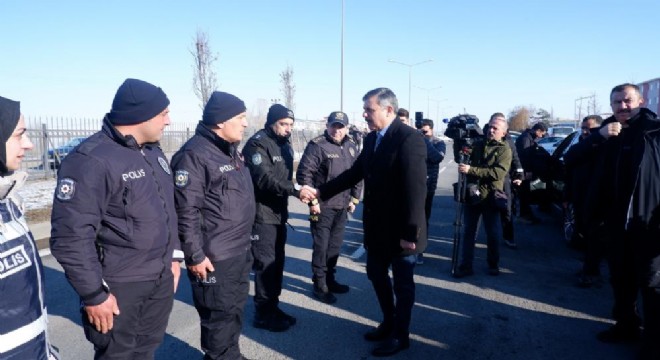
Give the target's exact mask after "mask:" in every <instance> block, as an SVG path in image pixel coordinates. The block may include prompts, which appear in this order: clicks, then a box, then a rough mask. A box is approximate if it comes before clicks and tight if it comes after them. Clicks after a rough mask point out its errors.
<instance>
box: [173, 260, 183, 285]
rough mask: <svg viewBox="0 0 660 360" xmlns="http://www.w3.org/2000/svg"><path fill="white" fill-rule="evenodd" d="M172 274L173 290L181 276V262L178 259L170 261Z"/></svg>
mask: <svg viewBox="0 0 660 360" xmlns="http://www.w3.org/2000/svg"><path fill="white" fill-rule="evenodd" d="M172 275H174V292H175V293H176V289H177V287H178V286H179V277H181V264H180V263H179V262H178V261H172Z"/></svg>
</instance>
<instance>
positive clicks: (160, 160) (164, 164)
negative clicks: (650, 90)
mask: <svg viewBox="0 0 660 360" xmlns="http://www.w3.org/2000/svg"><path fill="white" fill-rule="evenodd" d="M158 163H159V164H160V167H162V168H163V170H164V171H165V172H166V173H167V175H172V172H171V171H170V165H169V164H168V163H167V160H165V159H163V158H162V157H160V156H159V157H158Z"/></svg>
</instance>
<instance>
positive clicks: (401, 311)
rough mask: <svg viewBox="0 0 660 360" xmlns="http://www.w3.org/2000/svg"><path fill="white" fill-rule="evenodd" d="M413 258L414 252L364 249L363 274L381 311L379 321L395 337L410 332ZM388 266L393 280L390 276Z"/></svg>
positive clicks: (406, 336) (413, 300)
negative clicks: (383, 252)
mask: <svg viewBox="0 0 660 360" xmlns="http://www.w3.org/2000/svg"><path fill="white" fill-rule="evenodd" d="M415 260H416V257H415V255H405V256H400V255H388V254H381V253H376V252H374V251H369V250H367V277H368V278H369V280H371V284H372V285H373V287H374V291H375V292H376V297H377V298H378V304H379V305H380V310H381V311H382V312H383V324H384V325H385V326H387V327H391V328H392V329H393V330H394V337H395V338H397V339H399V340H408V337H409V334H410V318H411V314H412V307H413V305H414V304H415V280H414V277H413V276H414V270H415ZM390 266H391V267H392V276H393V278H394V281H392V279H390V275H389V268H390ZM395 299H396V302H395Z"/></svg>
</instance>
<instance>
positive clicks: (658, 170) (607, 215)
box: [567, 108, 660, 287]
mask: <svg viewBox="0 0 660 360" xmlns="http://www.w3.org/2000/svg"><path fill="white" fill-rule="evenodd" d="M614 121H616V119H615V118H614V117H613V116H612V117H609V118H607V119H606V120H605V121H603V125H602V126H606V125H607V124H609V123H611V122H614ZM628 124H629V127H628V128H627V129H623V130H622V132H621V133H620V134H619V135H618V136H612V137H610V138H608V139H605V138H604V137H602V136H601V135H600V133H599V132H598V131H594V132H592V134H591V135H590V136H588V137H587V138H586V139H584V140H582V141H580V142H579V143H577V144H575V145H574V146H573V147H574V149H572V150H573V151H572V152H571V156H569V159H568V160H567V161H571V162H577V161H580V160H583V159H589V158H592V159H594V160H593V161H595V164H594V174H593V176H592V181H591V183H590V184H589V192H588V194H587V211H586V212H587V214H588V215H589V218H588V220H589V221H590V223H604V224H605V226H606V227H607V230H608V232H609V233H615V232H620V231H621V230H623V229H624V228H626V229H628V230H631V231H634V232H635V238H636V241H635V243H634V244H633V245H634V248H635V251H636V254H637V255H638V256H639V259H642V263H643V264H646V265H644V266H650V267H651V271H647V272H645V274H644V276H649V275H650V276H651V278H650V279H649V278H645V279H644V280H645V281H650V282H651V283H652V284H655V285H653V286H655V287H660V215H659V214H660V120H659V119H658V118H657V116H656V114H655V113H653V112H652V111H650V110H648V109H645V108H642V109H640V111H639V113H638V114H637V115H636V116H634V117H633V118H631V119H630V120H628ZM626 153H627V154H628V155H625V154H626ZM567 155H568V154H567ZM617 240H620V239H612V241H617ZM647 270H648V269H647Z"/></svg>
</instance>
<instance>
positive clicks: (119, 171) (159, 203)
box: [50, 119, 180, 305]
mask: <svg viewBox="0 0 660 360" xmlns="http://www.w3.org/2000/svg"><path fill="white" fill-rule="evenodd" d="M57 178H58V183H57V189H56V190H55V197H54V200H53V212H52V219H51V224H52V230H51V238H50V249H51V252H52V254H53V256H55V258H56V259H57V261H58V262H59V263H60V264H61V265H62V267H63V268H64V272H65V273H66V277H67V279H69V282H70V283H71V285H72V286H73V288H74V289H75V290H76V292H77V293H78V295H80V297H81V298H82V300H83V302H84V303H85V304H86V305H97V304H100V303H101V302H103V301H105V300H106V299H107V297H108V294H107V292H106V290H104V288H103V286H102V284H103V280H107V281H110V282H118V283H123V282H138V281H149V280H155V279H158V278H159V276H160V275H161V274H162V273H163V272H164V271H168V272H169V271H171V266H172V256H173V254H174V251H175V250H178V249H180V244H179V240H178V238H177V220H176V210H175V208H174V184H173V181H172V172H171V170H170V166H169V164H168V162H167V160H166V158H165V155H164V154H163V152H162V151H161V149H160V147H158V144H145V145H143V146H142V147H140V146H139V145H138V144H137V142H136V141H135V139H134V138H133V137H132V136H127V137H124V136H123V135H122V134H120V133H119V132H118V131H117V130H116V129H115V128H114V127H113V126H112V125H111V124H110V123H109V122H108V120H107V119H105V120H104V122H103V128H102V130H101V131H99V132H97V133H96V134H94V135H92V136H90V137H89V138H88V139H87V140H85V141H84V142H83V143H81V144H80V145H79V146H78V147H76V148H75V149H74V150H73V151H71V153H69V155H67V157H66V158H65V159H64V160H63V161H62V166H61V167H60V170H59V172H58V174H57ZM179 253H180V250H179ZM177 257H180V255H177ZM110 291H112V289H111V290H110Z"/></svg>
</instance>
